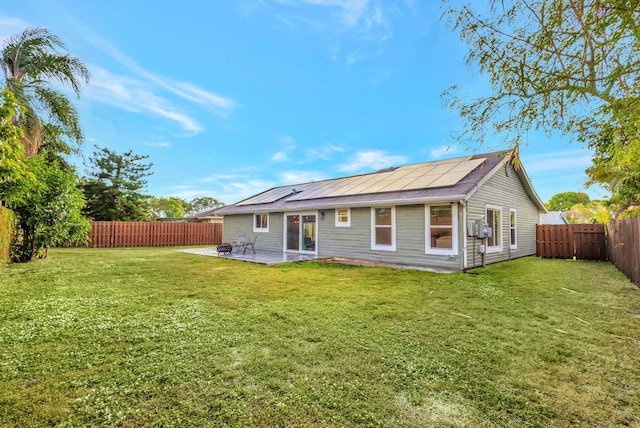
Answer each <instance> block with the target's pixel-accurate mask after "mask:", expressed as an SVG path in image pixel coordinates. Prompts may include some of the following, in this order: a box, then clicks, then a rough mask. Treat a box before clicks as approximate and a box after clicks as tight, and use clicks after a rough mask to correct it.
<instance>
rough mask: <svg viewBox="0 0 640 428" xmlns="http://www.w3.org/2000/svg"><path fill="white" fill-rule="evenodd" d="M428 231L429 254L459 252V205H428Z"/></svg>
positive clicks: (426, 249) (427, 245)
mask: <svg viewBox="0 0 640 428" xmlns="http://www.w3.org/2000/svg"><path fill="white" fill-rule="evenodd" d="M425 217H426V226H425V229H426V231H427V234H426V235H427V236H426V238H427V239H426V245H425V252H426V253H428V254H444V255H450V256H453V255H457V254H458V228H457V218H458V206H457V205H455V204H447V205H431V206H429V205H427V206H426V210H425Z"/></svg>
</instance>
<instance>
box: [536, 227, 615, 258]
mask: <svg viewBox="0 0 640 428" xmlns="http://www.w3.org/2000/svg"><path fill="white" fill-rule="evenodd" d="M606 245H607V244H606V238H605V234H604V225H603V224H539V225H538V226H536V255H537V256H538V257H542V258H543V259H572V258H574V257H575V258H576V259H578V260H607V247H606Z"/></svg>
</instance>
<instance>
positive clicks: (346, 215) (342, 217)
mask: <svg viewBox="0 0 640 428" xmlns="http://www.w3.org/2000/svg"><path fill="white" fill-rule="evenodd" d="M336 227H351V208H336Z"/></svg>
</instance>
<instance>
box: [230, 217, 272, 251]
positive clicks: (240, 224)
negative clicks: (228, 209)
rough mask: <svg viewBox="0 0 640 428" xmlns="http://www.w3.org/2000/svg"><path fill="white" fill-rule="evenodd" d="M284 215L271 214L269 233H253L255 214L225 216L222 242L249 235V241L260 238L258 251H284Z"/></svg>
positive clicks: (257, 243)
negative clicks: (255, 237) (256, 237)
mask: <svg viewBox="0 0 640 428" xmlns="http://www.w3.org/2000/svg"><path fill="white" fill-rule="evenodd" d="M283 219H284V217H283V214H282V213H269V232H254V231H253V214H237V215H226V216H224V224H223V227H222V241H223V242H231V241H235V240H236V239H237V238H238V236H239V235H247V239H248V240H249V239H253V237H254V236H256V235H257V236H258V240H257V241H256V250H260V249H262V250H276V251H282V236H283V235H282V234H283V230H282V229H283V225H284V223H283V221H284V220H283Z"/></svg>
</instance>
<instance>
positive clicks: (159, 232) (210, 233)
mask: <svg viewBox="0 0 640 428" xmlns="http://www.w3.org/2000/svg"><path fill="white" fill-rule="evenodd" d="M220 242H222V224H220V223H191V222H184V223H165V222H154V221H149V222H137V221H135V222H134V221H92V222H91V232H89V243H88V244H87V246H89V247H100V248H116V247H163V246H181V245H217V244H219V243H220Z"/></svg>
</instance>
